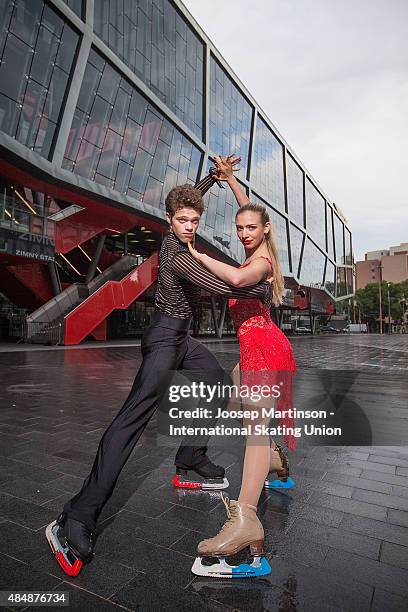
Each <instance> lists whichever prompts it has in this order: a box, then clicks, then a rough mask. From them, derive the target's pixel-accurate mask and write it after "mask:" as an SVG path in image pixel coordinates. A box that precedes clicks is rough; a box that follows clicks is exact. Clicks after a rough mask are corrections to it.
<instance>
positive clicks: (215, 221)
mask: <svg viewBox="0 0 408 612" xmlns="http://www.w3.org/2000/svg"><path fill="white" fill-rule="evenodd" d="M243 188H244V187H243ZM244 189H245V188H244ZM238 210H239V206H238V204H237V203H236V200H235V197H234V195H233V193H232V191H231V190H230V189H221V190H220V189H219V187H218V186H214V187H213V188H212V189H211V190H210V191H209V194H208V195H206V196H205V209H204V213H203V216H202V220H201V221H200V226H201V227H204V228H205V230H206V231H207V232H208V233H210V234H212V235H213V237H214V241H215V242H216V243H219V244H221V245H223V246H225V247H227V248H228V249H229V250H230V251H231V253H232V255H233V257H234V259H236V260H237V261H239V262H240V263H241V262H242V261H243V259H244V249H243V246H242V244H241V242H240V240H239V239H238V237H237V231H236V227H235V215H236V214H237V212H238Z"/></svg>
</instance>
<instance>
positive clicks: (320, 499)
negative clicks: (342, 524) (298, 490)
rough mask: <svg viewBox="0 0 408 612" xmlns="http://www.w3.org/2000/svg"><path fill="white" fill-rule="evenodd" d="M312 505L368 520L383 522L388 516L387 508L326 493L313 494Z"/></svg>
mask: <svg viewBox="0 0 408 612" xmlns="http://www.w3.org/2000/svg"><path fill="white" fill-rule="evenodd" d="M310 503H312V504H316V505H319V506H327V507H328V508H332V509H333V510H340V511H341V512H348V513H350V514H357V515H358V516H366V517H368V518H373V519H378V520H383V519H385V518H386V516H387V511H386V508H383V507H381V506H375V505H373V504H369V503H365V502H360V501H358V500H354V499H346V498H344V497H336V496H334V495H326V494H325V493H320V492H316V493H313V494H312V496H311V498H310Z"/></svg>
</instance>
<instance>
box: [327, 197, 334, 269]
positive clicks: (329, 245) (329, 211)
mask: <svg viewBox="0 0 408 612" xmlns="http://www.w3.org/2000/svg"><path fill="white" fill-rule="evenodd" d="M326 234H327V253H328V255H329V257H330V258H331V259H333V260H334V240H333V236H334V234H333V209H332V207H331V206H329V205H328V204H327V205H326Z"/></svg>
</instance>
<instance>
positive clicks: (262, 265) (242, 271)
mask: <svg viewBox="0 0 408 612" xmlns="http://www.w3.org/2000/svg"><path fill="white" fill-rule="evenodd" d="M188 248H189V251H190V253H191V255H192V256H193V257H194V259H195V260H196V261H197V262H198V263H200V264H202V265H203V266H204V267H205V268H207V270H209V271H210V272H212V273H213V274H215V276H217V277H218V278H220V279H221V280H223V281H224V282H226V283H228V285H232V286H233V287H248V286H249V285H254V284H255V283H259V282H260V281H263V280H266V279H267V278H269V277H270V276H271V268H270V265H269V263H268V262H267V261H266V259H264V258H261V257H257V258H256V259H254V260H253V261H251V262H250V263H248V264H246V265H245V267H243V268H236V267H235V266H230V265H229V264H226V263H223V262H222V261H219V260H218V259H214V258H213V257H210V256H209V255H206V254H205V253H199V252H198V251H196V249H195V248H194V247H193V245H192V244H191V242H189V243H188Z"/></svg>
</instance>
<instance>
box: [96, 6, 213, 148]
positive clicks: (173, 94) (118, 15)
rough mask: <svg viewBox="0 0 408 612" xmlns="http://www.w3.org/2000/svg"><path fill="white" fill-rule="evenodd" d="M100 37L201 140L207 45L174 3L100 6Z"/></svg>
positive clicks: (97, 13)
mask: <svg viewBox="0 0 408 612" xmlns="http://www.w3.org/2000/svg"><path fill="white" fill-rule="evenodd" d="M94 7H95V9H94V29H95V32H96V34H97V35H98V36H99V37H100V38H101V39H102V40H103V41H104V42H105V43H106V44H107V45H108V47H110V49H112V51H114V53H115V54H116V55H117V56H118V57H119V58H120V59H121V60H122V61H123V62H124V63H125V64H126V65H127V66H129V68H130V69H131V70H132V71H133V72H134V73H135V74H136V75H137V76H138V77H139V78H140V79H142V81H143V82H144V83H145V84H146V85H147V86H148V87H149V88H150V89H151V90H152V91H153V92H154V93H155V94H156V95H157V96H158V97H159V98H160V99H161V100H162V101H163V102H164V103H165V104H167V106H168V107H169V108H170V109H171V110H172V111H173V112H174V113H175V114H176V115H177V117H178V118H179V119H180V120H181V121H182V122H183V123H184V124H185V125H186V126H187V127H189V128H190V129H191V130H192V131H193V132H194V133H195V134H196V135H197V136H198V137H199V138H202V131H203V82H204V78H203V74H204V73H203V62H204V45H203V43H202V41H201V40H200V38H199V37H198V36H197V34H196V33H195V32H194V31H193V30H192V28H191V27H190V26H189V25H188V24H187V22H186V21H185V19H184V18H183V17H182V16H181V15H180V14H179V13H178V11H177V10H176V9H175V8H174V7H173V5H172V4H171V3H170V2H168V0H155V1H154V2H152V1H151V0H96V1H95V3H94Z"/></svg>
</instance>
